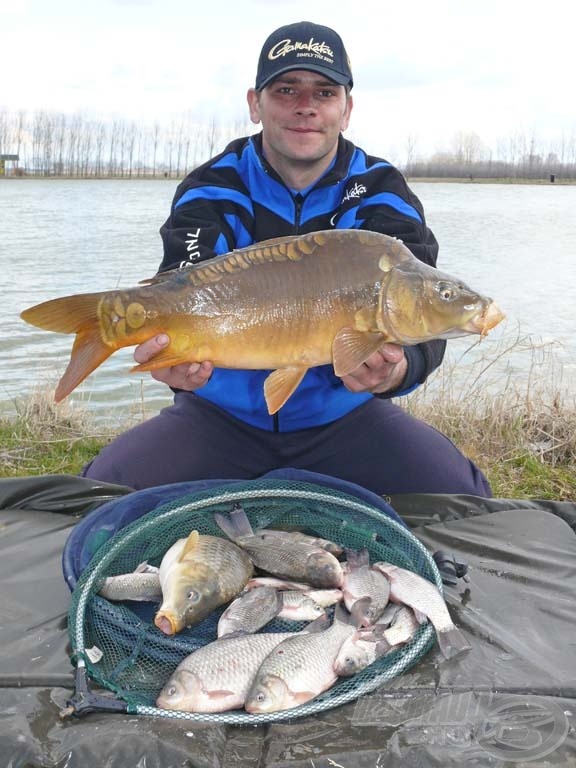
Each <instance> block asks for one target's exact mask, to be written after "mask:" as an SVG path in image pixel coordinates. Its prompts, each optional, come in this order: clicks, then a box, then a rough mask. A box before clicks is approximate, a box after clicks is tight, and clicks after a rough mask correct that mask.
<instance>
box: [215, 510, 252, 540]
mask: <svg viewBox="0 0 576 768" xmlns="http://www.w3.org/2000/svg"><path fill="white" fill-rule="evenodd" d="M214 520H215V521H216V524H217V525H218V527H219V528H220V529H221V530H222V531H223V532H224V533H225V534H226V536H228V538H229V539H232V541H236V540H237V539H241V538H243V537H244V536H253V535H254V530H253V528H252V526H251V524H250V520H249V519H248V515H247V514H246V512H245V511H244V509H243V508H242V507H241V506H240V505H239V504H236V505H235V506H234V509H233V510H232V512H230V513H229V514H228V515H222V514H221V513H220V512H215V513H214Z"/></svg>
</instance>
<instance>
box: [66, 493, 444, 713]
mask: <svg viewBox="0 0 576 768" xmlns="http://www.w3.org/2000/svg"><path fill="white" fill-rule="evenodd" d="M235 503H240V504H241V505H242V507H243V508H244V510H245V511H246V514H247V515H248V518H249V520H250V522H251V524H252V526H253V528H254V529H258V528H280V529H286V530H294V529H297V530H300V531H303V532H305V533H309V534H311V535H316V536H321V537H323V538H326V539H330V540H332V541H334V542H336V543H338V544H341V545H343V546H345V547H347V548H351V549H362V548H367V549H368V551H369V553H370V562H376V561H378V560H386V561H388V562H390V563H394V564H395V565H398V566H400V567H402V568H407V569H409V570H412V571H415V572H416V573H419V574H420V575H422V576H424V577H425V578H427V579H429V580H430V581H432V582H433V583H434V584H436V586H437V587H439V589H440V590H441V589H442V581H441V578H440V575H439V573H438V570H437V568H436V564H435V563H434V560H433V559H432V557H431V556H430V554H429V553H428V552H427V550H426V549H425V547H424V546H423V545H422V544H421V543H420V542H419V541H418V540H417V539H416V538H415V537H414V536H413V535H412V534H411V533H410V531H408V530H407V529H406V528H404V527H403V526H402V525H400V524H398V523H397V522H396V521H394V520H392V519H391V518H389V517H387V516H386V515H385V514H384V513H383V512H381V511H380V510H379V509H377V508H376V507H373V506H371V505H370V504H368V503H366V502H364V501H362V500H360V499H359V498H357V497H354V496H351V495H348V494H345V493H342V492H340V491H337V490H332V489H330V488H326V487H324V486H319V485H315V484H312V483H306V482H299V481H298V482H294V481H287V480H270V479H262V480H253V481H249V482H239V483H232V484H228V485H225V486H222V487H221V488H211V489H210V490H208V491H202V492H199V493H195V494H191V495H188V496H184V497H181V498H179V499H176V500H174V501H172V502H170V503H168V504H165V505H163V506H160V507H157V508H156V509H154V510H152V511H151V512H149V513H148V514H146V515H144V516H142V517H141V518H139V519H138V520H136V521H134V522H133V523H132V524H130V525H128V526H126V527H125V528H123V529H122V530H121V531H120V532H119V533H117V534H116V535H115V536H113V537H112V538H111V539H110V540H109V541H107V542H106V543H105V544H104V545H103V546H102V547H101V548H100V549H99V550H98V551H97V553H96V554H95V556H94V557H93V559H92V561H91V563H90V565H89V566H88V568H87V569H86V570H85V571H84V572H83V574H82V576H81V578H80V579H79V581H78V583H77V585H76V588H75V589H74V592H73V595H72V602H71V606H70V611H69V633H70V640H71V645H72V652H73V658H75V659H76V660H77V661H78V662H80V663H83V664H85V665H86V667H87V669H88V673H89V675H90V677H91V678H92V679H93V680H94V681H96V682H97V683H98V684H100V685H101V686H103V687H105V688H107V689H109V690H111V691H113V692H114V693H115V694H116V695H117V696H118V697H119V698H121V699H123V700H124V701H125V702H126V703H127V705H128V711H129V712H132V713H136V714H147V715H156V716H163V717H170V718H174V717H176V718H182V719H186V720H191V721H196V722H216V723H230V724H243V723H246V724H248V723H252V724H254V723H264V722H273V721H282V720H286V719H293V718H295V717H299V716H304V715H310V714H314V713H316V712H320V711H323V710H326V709H330V708H332V707H335V706H339V705H340V704H343V703H346V702H349V701H352V700H354V699H356V698H357V697H358V696H360V695H363V694H365V693H369V692H371V691H374V690H376V689H377V688H378V687H379V686H380V685H382V684H383V683H385V682H386V681H388V680H390V679H391V678H393V677H395V676H397V675H398V674H400V673H402V672H404V671H405V670H406V669H408V668H409V667H411V666H412V665H413V664H415V663H416V662H417V661H419V660H420V659H421V658H422V657H423V656H424V654H425V653H427V651H428V650H429V649H430V648H431V647H432V646H433V645H434V643H435V634H434V631H433V628H432V627H431V625H430V624H429V623H425V624H423V625H422V626H421V627H420V628H419V629H418V631H417V633H416V635H415V636H414V637H413V638H412V640H411V641H410V642H409V643H408V644H407V645H405V646H403V647H402V648H399V649H398V650H396V651H394V652H392V653H390V654H388V655H386V656H384V657H382V658H380V659H379V660H378V661H376V662H375V663H374V664H372V665H371V666H370V667H367V668H366V669H365V670H363V671H362V672H360V673H358V674H357V675H355V676H354V677H352V678H341V679H340V680H339V681H338V682H337V683H336V684H335V685H334V686H333V687H332V688H331V689H330V690H328V691H326V692H325V693H323V694H322V695H320V696H318V697H317V698H315V699H313V700H312V701H310V702H308V703H307V704H304V705H302V706H299V707H298V708H295V709H290V710H288V711H286V712H278V713H272V714H267V715H252V714H249V713H247V712H244V711H242V710H234V711H231V712H224V713H221V714H199V713H189V712H174V711H167V710H163V709H159V708H157V707H156V706H155V701H156V698H157V696H158V694H159V692H160V690H161V688H162V687H163V685H164V684H165V683H166V681H167V680H168V678H169V677H170V675H171V674H172V672H173V671H174V669H175V668H176V666H177V665H178V664H179V663H180V662H181V661H182V659H184V657H185V656H187V655H188V654H190V653H192V651H194V650H196V649H197V648H200V647H201V646H203V645H206V644H207V643H209V642H211V641H213V640H215V639H216V637H217V634H216V630H217V624H218V619H219V618H220V615H221V613H222V611H223V610H224V607H223V608H221V609H219V610H218V611H215V612H214V614H213V615H211V616H209V617H208V618H207V619H205V620H204V621H203V622H201V623H200V624H197V625H196V626H193V627H190V628H188V629H187V630H185V631H184V632H181V633H179V634H178V635H176V636H167V635H164V634H163V633H162V632H160V630H158V629H157V628H156V627H155V626H154V624H153V618H154V614H155V613H156V610H157V608H158V605H157V604H155V603H147V602H144V603H135V602H125V603H112V602H109V601H107V600H106V599H104V598H103V597H101V596H99V595H98V594H97V593H98V590H99V589H100V587H101V585H102V582H103V579H104V578H106V577H107V576H114V575H118V574H121V573H128V572H131V571H133V570H134V569H135V568H136V567H137V566H138V565H139V564H140V563H142V562H144V561H147V562H148V563H150V564H151V565H156V566H158V565H160V562H161V560H162V557H163V555H164V553H165V552H166V550H167V549H168V548H169V547H170V546H171V545H172V544H173V543H174V542H175V541H176V540H177V539H180V538H183V537H186V536H188V534H189V533H190V532H191V531H192V530H194V529H196V530H198V531H199V533H201V534H211V535H214V536H224V534H223V533H222V531H221V530H220V528H218V526H217V525H216V523H215V521H214V517H213V515H214V512H223V513H226V512H229V511H230V510H231V509H232V506H233V505H234V504H235ZM305 624H306V623H305V622H304V623H297V622H285V621H283V620H281V619H275V620H274V621H272V622H271V623H270V624H268V625H266V627H264V628H263V629H262V630H260V631H261V632H279V631H282V632H287V631H299V630H300V629H302V627H304V626H305Z"/></svg>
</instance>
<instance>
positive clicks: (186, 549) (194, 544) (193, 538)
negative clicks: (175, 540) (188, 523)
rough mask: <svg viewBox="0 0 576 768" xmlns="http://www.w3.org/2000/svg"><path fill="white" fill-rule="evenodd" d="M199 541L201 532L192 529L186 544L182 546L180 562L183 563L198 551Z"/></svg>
mask: <svg viewBox="0 0 576 768" xmlns="http://www.w3.org/2000/svg"><path fill="white" fill-rule="evenodd" d="M199 541H200V534H199V533H198V531H192V532H191V533H190V535H189V536H188V538H187V539H186V542H185V544H184V546H183V547H182V552H180V557H179V558H178V560H179V562H181V563H182V562H183V561H184V560H186V558H187V557H189V556H190V555H192V554H193V553H195V552H196V549H197V548H198V543H199Z"/></svg>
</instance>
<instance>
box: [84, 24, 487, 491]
mask: <svg viewBox="0 0 576 768" xmlns="http://www.w3.org/2000/svg"><path fill="white" fill-rule="evenodd" d="M352 85H353V79H352V72H351V69H350V63H349V60H348V56H347V54H346V51H345V49H344V45H343V42H342V40H341V38H340V37H339V35H338V34H337V33H336V32H334V31H333V30H332V29H330V28H328V27H325V26H320V25H317V24H312V23H310V22H299V23H296V24H290V25H288V26H285V27H281V28H280V29H278V30H276V31H275V32H273V33H272V34H271V35H270V36H269V38H268V39H267V40H266V42H265V44H264V47H263V48H262V52H261V54H260V59H259V62H258V70H257V75H256V84H255V87H254V88H250V89H249V91H248V106H249V111H250V118H251V120H252V121H253V122H254V123H255V124H259V123H261V124H262V132H261V133H260V134H258V135H255V136H252V137H248V138H242V139H237V140H235V141H233V142H232V143H231V144H229V146H228V147H226V149H225V150H224V152H222V153H221V154H220V155H218V156H217V157H215V158H213V159H211V160H209V161H208V162H207V163H205V164H204V165H203V166H201V167H200V168H197V169H196V170H194V171H193V172H192V173H190V174H189V176H188V177H187V178H186V179H185V180H184V181H183V182H182V183H181V184H180V186H179V187H178V189H177V191H176V195H175V198H174V202H173V205H172V210H171V213H170V217H169V218H168V220H167V221H166V223H165V224H164V226H163V227H162V229H161V235H162V238H163V243H164V259H163V261H162V264H161V267H160V268H161V270H166V269H172V268H175V267H181V268H186V266H187V265H190V264H195V263H198V262H199V261H202V260H204V259H209V258H212V257H213V256H214V255H216V254H222V253H226V252H228V251H231V250H232V249H234V248H241V247H244V246H247V245H250V244H252V243H255V242H260V241H262V240H266V239H269V238H272V237H280V236H284V235H294V234H303V233H307V232H313V231H318V230H324V229H330V228H334V227H335V228H345V229H350V228H359V229H368V230H373V231H376V232H381V233H384V234H387V235H393V236H396V237H398V238H400V239H402V240H403V241H404V243H405V244H406V245H407V246H408V248H410V250H411V251H412V252H413V253H414V255H415V256H416V257H417V258H419V259H420V260H421V261H423V262H426V263H428V264H431V265H435V264H436V259H437V255H438V245H437V242H436V239H435V238H434V235H433V234H432V232H431V231H430V230H429V229H428V227H427V226H426V222H425V218H424V212H423V209H422V206H421V203H420V201H419V200H418V199H417V197H416V196H415V195H414V194H413V193H412V192H411V190H410V189H409V188H408V186H407V185H406V182H405V180H404V178H403V177H402V175H401V174H400V173H399V172H398V171H397V170H396V169H395V168H393V167H392V166H391V165H390V164H389V163H388V162H386V161H385V160H382V159H379V158H375V157H370V156H368V155H366V153H365V152H364V151H363V150H361V149H359V148H358V147H355V146H354V145H353V144H352V143H351V142H349V141H346V140H345V139H344V138H343V136H342V132H343V131H345V130H346V128H347V127H348V123H349V120H350V115H351V112H352V107H353V100H352V96H351V89H352ZM168 341H169V339H168V337H166V336H164V335H160V336H158V337H156V338H154V339H150V340H149V341H147V342H145V343H144V344H141V345H140V346H139V347H138V348H137V349H136V351H135V354H134V357H135V359H136V361H137V362H139V363H143V362H147V361H148V360H149V359H150V358H152V357H153V356H154V355H156V354H158V353H159V352H160V351H161V350H162V349H163V348H164V347H165V346H166V345H167V343H168ZM444 348H445V343H444V342H442V341H433V342H428V343H424V344H420V345H418V346H414V347H406V348H402V347H400V346H397V345H394V344H383V345H382V347H381V348H380V349H379V350H378V351H377V352H376V353H375V354H373V355H372V356H371V357H370V358H369V359H368V360H367V361H366V362H365V363H364V364H363V365H361V366H360V367H359V368H358V369H357V370H355V371H353V372H351V373H350V374H348V375H346V376H344V377H342V379H339V378H337V377H336V376H335V374H334V371H333V368H332V366H329V365H326V366H318V367H316V368H313V369H310V370H309V371H308V373H307V374H306V376H305V378H304V380H303V381H302V383H301V384H300V386H299V387H298V389H297V390H296V392H295V393H294V394H293V395H292V397H291V398H290V399H289V401H288V402H287V403H286V405H285V406H284V407H283V408H282V409H281V410H280V412H279V413H278V414H275V415H274V416H269V415H268V412H267V409H266V405H265V402H264V398H263V381H264V379H265V377H266V376H267V374H268V371H241V370H228V369H226V370H224V369H214V368H213V366H212V365H211V363H210V361H203V362H200V363H193V364H190V365H189V364H182V365H176V366H173V367H172V368H165V369H160V370H158V371H155V372H154V373H153V374H152V375H153V376H154V378H156V379H157V380H158V381H162V382H164V383H166V384H167V385H169V386H170V387H171V388H172V389H173V390H174V391H175V401H174V405H173V406H171V407H169V408H167V409H165V410H164V411H162V413H160V414H159V415H158V416H156V417H155V418H152V419H150V420H149V421H147V422H145V423H144V424H141V425H139V426H137V427H135V428H134V429H132V430H130V431H128V432H126V433H125V434H123V435H121V436H120V437H119V438H118V439H117V440H116V441H114V442H113V443H112V444H111V445H110V446H109V447H107V448H106V449H104V451H103V452H102V453H101V454H100V455H99V456H97V457H96V458H95V460H94V461H93V462H92V463H91V464H90V465H89V466H88V467H87V468H86V469H85V470H84V473H85V474H86V475H87V476H88V477H92V478H96V479H100V480H106V481H110V482H117V483H123V484H125V485H128V486H131V487H133V488H143V487H146V486H154V485H162V484H165V483H173V482H179V481H184V480H195V479H211V478H235V479H248V478H254V477H257V476H259V475H262V474H264V473H265V472H267V471H269V470H271V469H275V468H278V467H296V468H301V469H307V470H311V471H315V472H321V473H324V474H328V475H333V476H337V477H340V478H342V479H344V480H348V481H351V482H356V483H358V484H360V485H363V486H364V487H366V488H369V489H370V490H373V491H375V492H376V493H380V494H393V493H405V492H452V493H456V492H461V493H472V494H477V495H481V496H488V495H490V488H489V485H488V483H487V481H486V479H485V478H484V476H483V475H482V473H481V472H479V470H478V469H477V468H476V467H475V466H474V465H473V464H472V463H471V462H470V461H469V460H468V459H467V458H466V457H464V456H463V455H462V454H461V453H460V452H459V451H458V450H457V449H456V447H455V446H454V445H453V444H452V443H451V442H450V441H449V440H448V439H447V438H446V437H445V436H443V435H441V434H440V433H438V432H437V431H436V430H434V429H432V428H431V427H429V426H428V425H426V424H425V423H423V422H422V421H419V420H417V419H414V418H413V417H411V416H410V415H409V414H407V413H406V412H405V411H404V410H403V409H401V408H400V407H399V406H397V405H395V404H393V403H392V402H391V400H390V398H391V397H395V396H400V395H403V394H405V393H407V392H409V391H411V390H412V389H414V388H415V387H416V386H417V385H418V384H420V383H421V382H423V381H424V380H425V379H426V377H427V376H428V375H429V373H430V372H431V371H432V370H434V369H435V368H436V367H437V366H438V365H439V364H440V363H441V361H442V357H443V354H444Z"/></svg>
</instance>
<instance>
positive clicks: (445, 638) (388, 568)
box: [372, 562, 471, 659]
mask: <svg viewBox="0 0 576 768" xmlns="http://www.w3.org/2000/svg"><path fill="white" fill-rule="evenodd" d="M372 567H373V568H375V569H377V570H379V571H380V572H381V573H383V574H384V575H385V576H386V578H387V579H388V580H389V581H390V599H391V600H392V601H393V602H395V603H404V604H405V605H407V606H410V608H412V610H413V611H414V614H415V616H416V618H417V619H418V620H419V621H420V619H421V618H422V619H423V617H425V616H426V617H428V618H429V619H430V621H431V623H432V625H433V626H434V629H435V630H436V637H437V638H438V644H439V646H440V650H441V651H442V654H443V656H444V657H445V658H447V659H452V658H454V657H455V656H459V655H460V654H461V653H464V652H465V651H469V650H470V648H471V646H470V645H469V643H468V641H467V640H466V637H465V636H464V634H463V633H462V632H461V631H460V630H459V629H458V628H457V627H456V626H455V625H454V623H453V621H452V618H451V617H450V613H449V612H448V607H447V605H446V603H445V602H444V598H443V597H442V594H441V593H440V590H439V589H438V587H437V586H436V585H435V584H432V583H431V582H430V581H428V580H427V579H425V578H424V577H422V576H419V575H418V574H417V573H413V572H412V571H407V570H406V569H404V568H400V567H399V566H397V565H392V564H391V563H385V562H378V563H374V565H373V566H372Z"/></svg>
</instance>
